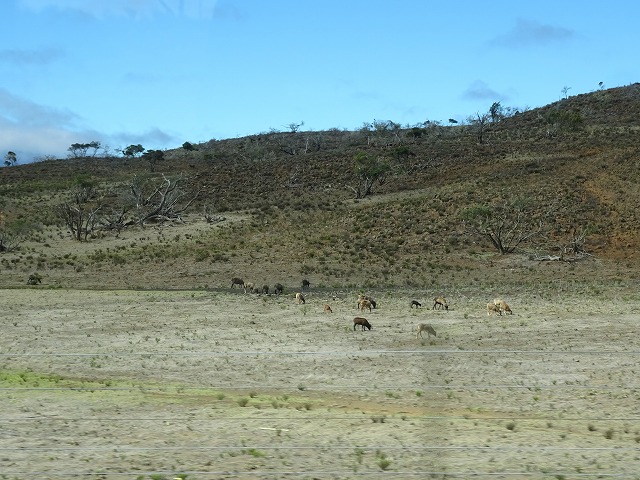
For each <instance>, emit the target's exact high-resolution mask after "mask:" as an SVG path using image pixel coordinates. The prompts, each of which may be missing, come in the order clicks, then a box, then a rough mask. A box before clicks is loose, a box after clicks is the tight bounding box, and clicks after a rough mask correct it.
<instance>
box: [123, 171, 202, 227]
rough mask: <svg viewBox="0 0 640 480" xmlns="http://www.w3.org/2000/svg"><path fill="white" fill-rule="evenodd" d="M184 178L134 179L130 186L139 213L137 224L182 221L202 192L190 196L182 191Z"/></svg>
mask: <svg viewBox="0 0 640 480" xmlns="http://www.w3.org/2000/svg"><path fill="white" fill-rule="evenodd" d="M182 182H183V178H182V176H180V177H177V178H169V177H166V176H165V175H164V174H163V175H162V178H150V177H146V178H140V177H134V180H133V181H132V182H131V184H130V185H129V190H130V192H131V194H132V196H133V200H134V203H135V209H136V212H137V223H138V224H139V225H140V226H144V225H145V224H146V223H148V222H164V221H169V220H178V221H181V220H182V218H181V215H182V214H183V213H184V212H185V210H187V209H188V208H189V207H190V206H191V204H192V203H193V202H194V201H195V200H196V198H197V197H198V194H199V193H200V191H199V190H198V191H197V192H196V193H195V194H191V195H190V196H188V195H189V194H188V193H187V192H186V191H184V190H182V188H181V184H182Z"/></svg>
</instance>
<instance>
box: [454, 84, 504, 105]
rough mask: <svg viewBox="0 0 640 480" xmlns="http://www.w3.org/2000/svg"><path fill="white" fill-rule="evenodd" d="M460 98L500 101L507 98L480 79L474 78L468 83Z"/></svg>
mask: <svg viewBox="0 0 640 480" xmlns="http://www.w3.org/2000/svg"><path fill="white" fill-rule="evenodd" d="M462 98H464V99H465V100H493V101H500V102H503V101H505V100H508V97H507V95H504V94H502V93H500V92H497V91H496V90H493V89H492V88H490V87H489V85H487V84H486V83H485V82H483V81H481V80H476V81H475V82H473V83H472V84H471V85H469V88H467V89H466V90H465V91H464V92H463V94H462Z"/></svg>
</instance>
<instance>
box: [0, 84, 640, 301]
mask: <svg viewBox="0 0 640 480" xmlns="http://www.w3.org/2000/svg"><path fill="white" fill-rule="evenodd" d="M639 123H640V84H634V85H630V86H627V87H621V88H616V89H610V90H603V91H598V92H593V93H589V94H584V95H578V96H575V97H569V98H567V99H564V100H561V101H559V102H556V103H554V104H551V105H548V106H546V107H543V108H540V109H536V110H530V111H526V112H522V113H517V114H515V115H512V116H509V117H504V118H500V119H496V120H495V121H493V122H492V121H488V122H487V123H486V125H484V129H483V131H482V135H480V134H479V130H478V125H477V124H476V125H462V126H450V127H443V126H441V125H437V124H433V123H426V124H425V125H421V126H416V127H413V128H404V129H400V130H398V129H394V128H393V125H387V127H388V128H386V127H384V125H383V124H380V123H377V124H376V125H375V126H372V127H371V128H369V129H362V130H361V131H356V132H352V131H338V130H335V131H324V132H287V133H283V132H270V133H263V134H259V135H254V136H250V137H244V138H238V139H229V140H220V141H216V140H211V141H210V142H207V143H206V144H201V145H198V146H197V148H196V149H194V150H193V151H187V150H184V149H176V150H172V151H167V152H165V154H164V160H162V161H161V162H159V163H157V164H154V165H150V164H149V163H148V162H146V161H145V160H143V159H122V158H91V159H68V160H64V161H47V162H42V163H36V164H30V165H20V166H17V167H12V168H4V169H2V170H0V195H1V197H0V198H1V202H2V203H0V208H1V209H2V213H3V219H4V220H3V222H4V224H3V225H4V226H5V227H4V228H5V229H6V228H8V226H10V225H14V222H15V221H16V219H18V220H20V219H22V220H25V221H27V222H29V223H31V224H34V225H39V226H40V228H39V229H38V230H37V231H35V232H34V233H32V234H31V235H30V237H29V238H28V239H27V240H26V241H25V242H23V243H22V244H21V246H20V248H19V249H18V250H16V251H13V252H4V253H2V254H0V284H1V285H2V286H17V285H24V284H25V282H26V279H27V278H28V276H29V275H30V274H31V273H33V272H38V273H39V274H40V275H41V276H42V277H43V284H44V285H48V286H61V287H65V288H67V287H69V288H71V287H82V286H84V287H91V288H99V287H110V288H214V287H224V288H227V287H228V286H229V285H230V278H231V276H243V277H244V278H245V279H246V280H250V281H254V282H256V283H258V284H260V285H261V284H263V283H265V284H269V285H273V284H274V283H275V282H281V283H284V284H285V285H287V286H288V287H291V288H295V287H297V286H298V285H299V282H300V280H301V279H302V277H308V278H309V279H311V281H312V285H315V286H324V287H326V288H334V289H335V288H369V289H373V288H392V287H403V288H409V289H417V290H425V289H428V290H431V291H438V292H440V291H451V290H452V289H464V288H467V287H470V286H473V287H480V288H484V289H490V290H495V291H504V289H506V288H510V289H514V288H518V287H517V286H518V285H531V286H535V287H536V288H540V289H544V288H553V289H557V288H564V287H563V285H564V286H567V285H569V286H572V285H576V284H579V285H581V287H580V288H583V286H584V288H595V287H594V286H597V285H598V284H599V283H602V281H603V280H607V279H610V280H611V281H612V282H613V283H618V284H619V283H621V282H622V283H623V284H625V285H630V288H632V287H631V286H632V285H633V282H635V279H636V273H635V272H636V271H637V267H638V263H639V260H640V257H639V256H638V253H637V252H638V251H639V248H638V247H640V236H639V233H638V232H640V218H639V214H638V212H639V211H640V208H639V207H640V187H639V185H640V172H639V169H638V160H639V158H640V156H639V149H640V147H639V145H640V144H639V142H638V139H639V135H640V124H639ZM356 155H366V156H368V157H370V158H374V159H379V160H381V161H384V162H386V163H387V164H388V165H389V166H390V167H391V169H392V175H390V176H389V177H388V179H387V181H386V182H385V183H384V184H383V185H375V190H374V194H373V195H372V196H369V197H367V198H365V199H361V200H354V198H353V196H354V195H353V190H352V188H351V187H353V186H354V185H355V181H356V176H355V174H354V170H353V165H354V157H355V156H356ZM152 169H153V171H151V170H152ZM162 175H165V176H166V177H172V178H177V177H179V178H181V179H182V180H181V182H182V183H181V184H180V185H179V189H180V191H181V192H182V193H184V195H185V196H184V197H183V199H182V200H180V201H181V202H186V200H187V199H189V198H192V197H193V196H194V195H195V192H198V195H197V198H196V199H195V201H194V203H193V204H192V205H191V206H190V208H189V209H188V210H187V212H186V213H185V214H184V215H182V219H183V220H184V223H178V222H172V223H171V224H167V223H164V224H148V225H147V226H145V228H141V227H139V226H130V227H128V228H127V229H125V230H123V231H122V232H121V233H120V234H116V233H115V232H103V231H98V230H97V229H96V231H95V234H96V235H95V236H94V237H95V238H89V240H88V241H87V242H78V241H74V240H73V239H72V238H71V235H70V234H69V233H68V232H67V228H66V227H64V226H63V224H62V222H61V220H60V218H59V215H58V210H57V205H59V204H61V203H64V202H66V201H68V199H69V198H70V196H71V194H72V193H71V192H72V191H73V188H74V187H75V186H77V185H78V182H79V181H80V182H83V181H84V182H86V181H90V182H93V183H94V184H95V185H96V187H97V190H98V191H99V192H100V195H101V196H102V198H103V199H104V203H105V206H104V207H103V209H102V213H107V211H108V210H109V209H111V208H113V209H114V210H115V209H116V208H115V207H116V206H128V208H129V210H128V214H129V215H133V214H134V213H135V207H134V206H133V204H132V200H131V188H130V187H131V185H132V184H133V183H134V179H138V181H142V180H148V181H149V182H151V184H152V185H158V184H159V183H160V182H161V181H162ZM515 199H520V200H522V201H526V202H527V203H528V204H529V205H530V207H531V209H530V213H531V214H536V215H537V214H540V215H542V214H544V216H545V220H546V221H545V229H544V231H543V233H542V235H539V236H537V237H535V238H534V239H532V241H530V242H526V243H523V244H522V245H520V247H519V248H518V249H517V250H516V254H513V255H499V254H498V253H497V251H496V250H495V248H494V247H493V246H492V245H491V244H490V243H489V242H488V241H487V240H486V239H483V238H480V237H476V236H472V235H469V233H468V231H467V230H465V225H464V223H463V222H462V219H461V216H460V213H461V211H462V210H463V209H464V208H466V207H469V206H472V205H497V204H502V203H505V202H507V203H508V202H511V201H513V200H515ZM205 209H206V211H207V212H208V213H215V214H217V215H221V216H223V217H224V218H225V220H224V221H222V222H219V223H215V224H214V223H207V222H206V221H205V215H204V212H205ZM585 229H586V230H585ZM583 230H585V232H586V233H587V236H586V238H585V243H584V248H585V250H586V251H587V252H588V253H590V254H592V255H593V256H588V257H586V258H585V259H583V260H581V261H579V262H571V263H567V262H542V261H539V260H536V258H538V259H539V258H542V257H545V256H548V255H552V256H553V255H557V254H559V253H560V252H559V249H558V248H559V246H561V245H566V244H567V242H568V241H569V240H570V239H571V237H572V235H575V232H581V231H583Z"/></svg>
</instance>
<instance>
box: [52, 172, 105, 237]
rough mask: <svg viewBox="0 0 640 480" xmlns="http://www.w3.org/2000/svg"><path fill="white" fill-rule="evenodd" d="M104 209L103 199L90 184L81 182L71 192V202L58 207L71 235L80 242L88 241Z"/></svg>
mask: <svg viewBox="0 0 640 480" xmlns="http://www.w3.org/2000/svg"><path fill="white" fill-rule="evenodd" d="M101 209H102V198H101V196H100V195H99V194H98V192H97V191H96V189H95V186H94V185H93V184H91V183H89V182H79V184H78V186H76V187H75V188H74V190H73V191H72V192H71V198H70V200H69V201H67V202H64V203H62V204H60V205H58V207H57V210H58V212H59V214H60V215H61V217H62V219H63V221H64V222H65V224H66V226H67V227H68V228H69V230H70V231H71V235H72V236H73V238H74V239H75V240H78V241H79V242H82V241H87V238H88V237H89V235H90V234H92V233H93V231H94V230H95V228H96V226H97V224H98V220H99V218H98V212H99V211H100V210H101Z"/></svg>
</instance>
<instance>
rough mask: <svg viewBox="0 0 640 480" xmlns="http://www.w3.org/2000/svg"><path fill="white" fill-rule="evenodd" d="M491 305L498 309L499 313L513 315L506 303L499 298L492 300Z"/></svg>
mask: <svg viewBox="0 0 640 480" xmlns="http://www.w3.org/2000/svg"><path fill="white" fill-rule="evenodd" d="M493 304H494V305H495V306H496V307H498V308H499V309H500V311H502V312H505V313H507V312H509V314H510V315H513V312H512V311H511V307H510V306H509V305H507V302H505V301H504V300H502V299H501V298H496V299H494V300H493Z"/></svg>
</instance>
